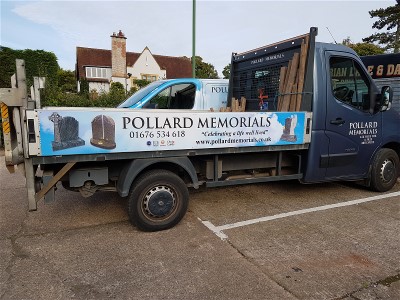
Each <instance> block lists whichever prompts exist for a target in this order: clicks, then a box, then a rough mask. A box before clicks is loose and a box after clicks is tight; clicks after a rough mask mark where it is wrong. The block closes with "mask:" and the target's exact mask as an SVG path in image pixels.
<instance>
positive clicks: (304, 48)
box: [296, 35, 309, 111]
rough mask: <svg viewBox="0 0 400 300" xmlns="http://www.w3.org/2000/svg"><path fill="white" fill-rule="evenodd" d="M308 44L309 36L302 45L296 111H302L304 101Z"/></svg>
mask: <svg viewBox="0 0 400 300" xmlns="http://www.w3.org/2000/svg"><path fill="white" fill-rule="evenodd" d="M308 43H309V36H308V35H307V36H306V38H305V40H304V43H302V44H301V52H300V64H299V81H298V82H299V85H298V88H297V89H298V91H297V92H298V95H297V99H296V111H300V107H301V101H302V99H303V94H302V93H303V90H304V77H305V71H306V62H307V53H308Z"/></svg>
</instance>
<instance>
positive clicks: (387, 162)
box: [370, 148, 399, 192]
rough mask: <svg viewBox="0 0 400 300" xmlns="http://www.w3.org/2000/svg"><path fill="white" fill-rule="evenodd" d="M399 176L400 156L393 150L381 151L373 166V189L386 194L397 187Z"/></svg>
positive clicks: (377, 154)
mask: <svg viewBox="0 0 400 300" xmlns="http://www.w3.org/2000/svg"><path fill="white" fill-rule="evenodd" d="M398 176H399V156H398V155H397V153H396V152H395V151H394V150H392V149H386V148H383V149H380V150H379V151H378V152H377V153H376V155H375V159H374V162H373V164H372V170H371V184H370V187H371V189H373V190H374V191H378V192H386V191H388V190H390V189H391V188H392V187H393V186H394V185H395V183H396V180H397V177H398Z"/></svg>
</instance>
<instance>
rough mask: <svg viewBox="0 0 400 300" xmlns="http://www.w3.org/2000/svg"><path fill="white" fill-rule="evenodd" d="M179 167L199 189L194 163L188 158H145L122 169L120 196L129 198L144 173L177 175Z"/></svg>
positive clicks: (119, 183) (119, 186)
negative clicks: (162, 172)
mask: <svg viewBox="0 0 400 300" xmlns="http://www.w3.org/2000/svg"><path fill="white" fill-rule="evenodd" d="M177 167H179V168H180V169H182V170H183V171H184V172H185V174H186V175H187V176H188V178H190V180H191V182H192V183H193V187H194V188H196V189H197V188H198V187H199V181H198V178H197V173H196V170H195V168H194V166H193V164H192V162H191V161H190V159H189V158H187V157H186V156H184V157H168V158H145V159H135V160H132V161H130V162H129V163H128V164H127V165H126V166H125V168H123V169H122V171H121V173H120V176H119V179H118V183H117V191H118V194H119V195H120V196H121V197H126V196H128V194H129V190H130V187H131V185H132V183H133V181H134V180H135V179H136V178H137V177H138V176H139V175H140V174H141V173H142V172H144V171H147V170H150V169H165V170H169V171H172V172H173V173H176V174H177V172H176V169H177Z"/></svg>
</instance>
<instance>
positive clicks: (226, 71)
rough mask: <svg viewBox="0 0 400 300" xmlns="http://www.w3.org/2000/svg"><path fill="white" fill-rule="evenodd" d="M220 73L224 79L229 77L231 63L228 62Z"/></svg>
mask: <svg viewBox="0 0 400 300" xmlns="http://www.w3.org/2000/svg"><path fill="white" fill-rule="evenodd" d="M222 75H224V79H229V78H230V77H231V64H228V65H226V66H225V67H224V69H223V70H222Z"/></svg>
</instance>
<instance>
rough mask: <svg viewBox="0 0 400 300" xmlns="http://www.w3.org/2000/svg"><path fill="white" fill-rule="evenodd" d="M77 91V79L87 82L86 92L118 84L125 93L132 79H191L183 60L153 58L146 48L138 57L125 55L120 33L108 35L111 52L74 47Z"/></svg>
mask: <svg viewBox="0 0 400 300" xmlns="http://www.w3.org/2000/svg"><path fill="white" fill-rule="evenodd" d="M76 75H77V80H78V91H79V89H80V81H81V79H86V80H87V81H88V82H89V90H90V91H91V90H96V91H97V92H99V93H102V92H108V91H109V90H110V84H111V82H121V83H122V84H123V85H124V86H125V87H126V89H127V90H129V89H130V88H131V86H132V81H133V80H134V79H145V80H148V81H155V80H159V79H171V78H184V77H191V76H192V65H191V61H190V59H189V58H187V57H173V56H164V55H155V54H152V53H151V52H150V49H149V48H147V47H146V48H144V50H143V51H142V53H135V52H126V37H125V35H124V34H123V33H122V31H121V30H120V31H119V32H118V33H113V34H112V35H111V50H105V49H95V48H84V47H76Z"/></svg>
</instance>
